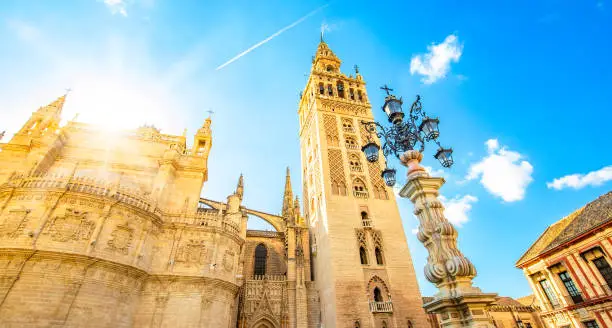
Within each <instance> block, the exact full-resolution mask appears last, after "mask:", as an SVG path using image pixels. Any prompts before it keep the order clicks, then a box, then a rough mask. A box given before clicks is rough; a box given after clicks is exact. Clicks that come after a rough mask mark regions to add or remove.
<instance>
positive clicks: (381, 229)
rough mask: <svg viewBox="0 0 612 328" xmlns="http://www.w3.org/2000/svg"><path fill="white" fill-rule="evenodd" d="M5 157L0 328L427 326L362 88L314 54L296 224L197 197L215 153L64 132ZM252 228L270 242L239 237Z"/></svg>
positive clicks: (141, 131) (303, 120)
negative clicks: (364, 150)
mask: <svg viewBox="0 0 612 328" xmlns="http://www.w3.org/2000/svg"><path fill="white" fill-rule="evenodd" d="M65 101H66V96H62V97H60V98H59V99H57V100H56V101H54V102H52V103H51V104H49V105H47V106H44V107H41V108H39V109H38V110H36V111H35V112H33V113H32V115H31V117H30V119H29V120H28V121H27V122H26V123H25V124H24V125H23V127H22V128H21V129H20V130H19V131H18V132H17V133H16V134H15V135H14V136H12V138H11V139H10V140H9V141H8V142H7V143H3V144H0V327H56V326H62V327H244V328H247V327H248V328H250V327H254V328H280V327H283V328H284V327H291V328H293V327H300V328H305V327H311V328H314V327H323V326H324V327H351V328H353V327H385V328H386V327H389V328H391V327H427V326H428V324H427V319H426V316H425V313H424V311H423V309H422V308H421V301H420V297H421V296H420V293H419V289H418V286H417V282H416V278H415V273H414V268H413V265H412V262H411V259H410V254H409V252H408V246H407V243H406V239H405V235H404V230H403V227H402V224H401V220H400V216H399V212H398V209H397V204H396V203H395V198H394V197H393V194H392V191H391V189H389V188H388V187H386V186H385V184H384V183H383V181H382V179H381V177H380V167H378V166H377V165H374V164H369V163H367V162H366V161H365V159H364V158H363V155H362V154H361V152H360V150H359V145H360V144H362V143H363V142H364V140H366V138H367V133H366V132H365V131H364V130H363V129H362V128H361V126H360V124H359V122H360V120H362V119H365V120H371V119H372V112H371V106H370V104H369V102H368V99H367V94H366V89H365V82H364V81H363V78H362V76H361V75H359V74H357V75H356V76H355V77H352V76H346V75H344V74H342V73H341V72H340V60H339V59H338V58H337V57H336V56H335V55H334V54H333V53H332V52H331V50H330V49H329V48H328V46H327V45H326V44H325V43H324V42H323V41H322V42H321V44H320V45H319V47H318V49H317V54H316V56H315V59H314V62H313V65H312V74H311V77H310V80H309V82H308V84H307V86H306V89H305V92H304V96H303V97H302V99H301V102H300V105H299V119H300V131H299V135H300V140H301V148H302V159H303V167H302V179H303V181H304V189H303V195H304V197H305V198H306V199H305V209H304V214H302V211H301V209H300V204H299V201H298V199H297V198H294V196H293V190H292V187H291V180H290V175H289V171H287V174H286V177H285V179H286V183H285V190H284V193H283V205H282V210H281V214H280V215H275V214H270V213H266V212H262V211H257V210H253V209H248V208H245V207H244V206H242V205H241V204H242V198H243V192H244V188H245V185H244V181H243V180H244V179H243V177H242V176H240V178H239V179H238V184H237V187H236V190H235V191H234V192H233V193H232V194H231V195H229V196H228V197H227V199H226V200H225V201H215V200H210V199H204V198H201V197H200V193H201V191H202V189H203V186H204V184H205V182H206V181H207V179H208V166H207V162H208V156H209V152H210V149H211V146H212V132H211V120H210V119H206V120H205V121H204V123H203V125H202V127H201V128H200V129H199V130H198V131H197V132H196V134H195V135H194V136H193V138H192V141H191V143H190V144H191V145H192V146H191V147H188V145H187V136H185V135H182V136H175V135H167V134H162V133H161V132H160V131H159V130H158V129H156V128H155V127H153V126H142V127H140V128H137V129H135V130H129V131H122V132H113V133H109V132H106V131H104V130H101V129H99V128H97V127H96V126H94V125H90V124H85V123H81V122H77V121H69V122H68V123H67V124H65V125H64V126H60V120H61V113H62V108H63V105H64V102H65ZM249 216H257V217H260V218H262V219H263V220H265V221H267V222H269V223H270V224H271V225H272V226H273V227H274V228H275V229H276V231H254V230H247V219H248V217H249Z"/></svg>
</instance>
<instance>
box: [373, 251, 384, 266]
mask: <svg viewBox="0 0 612 328" xmlns="http://www.w3.org/2000/svg"><path fill="white" fill-rule="evenodd" d="M374 254H376V264H378V265H383V256H382V251H381V250H380V248H378V247H376V248H375V249H374Z"/></svg>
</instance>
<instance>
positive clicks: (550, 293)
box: [540, 279, 559, 308]
mask: <svg viewBox="0 0 612 328" xmlns="http://www.w3.org/2000/svg"><path fill="white" fill-rule="evenodd" d="M540 286H541V287H542V290H543V291H544V294H545V295H546V298H548V301H549V302H550V304H551V305H552V306H553V307H554V308H557V307H558V306H559V300H558V299H557V295H556V294H555V292H554V290H553V288H552V285H551V284H550V282H549V281H548V280H546V279H545V280H540Z"/></svg>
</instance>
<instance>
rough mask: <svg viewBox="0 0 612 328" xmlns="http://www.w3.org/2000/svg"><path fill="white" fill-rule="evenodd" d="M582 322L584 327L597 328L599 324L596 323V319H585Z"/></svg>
mask: <svg viewBox="0 0 612 328" xmlns="http://www.w3.org/2000/svg"><path fill="white" fill-rule="evenodd" d="M583 324H584V326H585V327H586V328H599V326H598V325H597V321H595V320H591V321H585V322H583Z"/></svg>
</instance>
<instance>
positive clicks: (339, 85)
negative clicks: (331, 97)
mask: <svg viewBox="0 0 612 328" xmlns="http://www.w3.org/2000/svg"><path fill="white" fill-rule="evenodd" d="M336 87H337V88H338V97H340V98H344V83H342V82H339V81H338V83H337V84H336Z"/></svg>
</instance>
